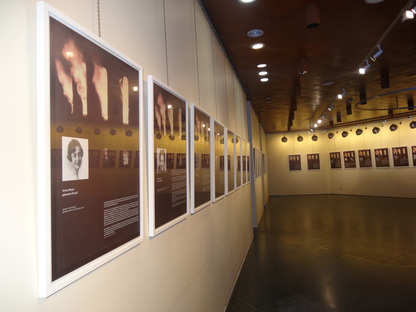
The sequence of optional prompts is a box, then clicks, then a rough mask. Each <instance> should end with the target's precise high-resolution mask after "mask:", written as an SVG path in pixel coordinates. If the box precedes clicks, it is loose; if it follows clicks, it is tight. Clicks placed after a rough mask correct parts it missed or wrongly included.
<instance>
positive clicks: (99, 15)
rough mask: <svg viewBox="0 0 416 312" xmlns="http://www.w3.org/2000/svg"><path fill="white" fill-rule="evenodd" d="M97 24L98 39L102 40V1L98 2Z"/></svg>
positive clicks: (98, 0)
mask: <svg viewBox="0 0 416 312" xmlns="http://www.w3.org/2000/svg"><path fill="white" fill-rule="evenodd" d="M97 24H98V37H100V38H101V8H100V0H97Z"/></svg>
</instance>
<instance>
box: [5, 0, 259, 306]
mask: <svg viewBox="0 0 416 312" xmlns="http://www.w3.org/2000/svg"><path fill="white" fill-rule="evenodd" d="M100 3H101V8H100V9H101V10H100V11H101V34H102V39H103V40H104V41H106V42H108V43H109V44H110V45H111V46H113V47H115V48H116V49H117V50H119V51H120V52H121V53H123V54H125V55H126V56H127V57H129V58H130V59H132V60H133V61H134V62H136V63H138V64H140V65H141V66H143V71H144V75H143V77H144V80H145V81H144V87H145V88H144V89H145V96H144V99H145V103H146V99H147V96H146V86H147V75H148V74H152V75H154V77H155V78H157V79H158V80H160V81H162V82H163V83H165V84H167V85H169V86H170V87H171V88H172V89H173V90H174V91H176V92H177V93H179V94H180V95H181V96H182V97H184V98H185V99H187V100H189V101H190V102H194V103H195V105H197V106H198V107H201V108H202V109H203V110H205V111H206V112H207V113H208V114H210V115H212V116H213V117H214V118H216V119H217V120H218V121H220V122H221V123H223V124H224V125H225V126H226V127H229V128H230V129H231V130H232V131H234V132H235V133H236V134H237V135H239V136H241V137H242V138H243V139H246V140H248V128H247V120H248V119H247V115H246V103H245V95H244V92H243V90H242V88H241V86H240V84H239V82H238V80H237V79H236V78H235V76H234V74H233V72H232V70H231V68H230V65H229V64H228V61H227V59H226V58H225V56H224V55H223V53H222V51H221V49H220V47H219V45H218V43H217V41H216V38H215V37H214V36H213V34H212V32H211V29H210V27H209V25H208V23H207V21H206V20H205V16H204V14H203V13H202V11H201V9H200V7H199V5H198V3H197V1H196V0H195V1H194V0H175V1H162V0H151V1H150V0H137V1H133V0H119V1H112V0H101V1H100ZM49 4H51V5H52V6H54V7H55V8H56V9H58V10H60V11H61V12H63V13H64V14H66V15H68V16H70V17H71V18H72V19H74V20H75V21H76V22H77V23H79V24H80V25H82V26H83V27H85V28H87V29H88V30H90V31H92V32H94V33H95V34H97V32H98V26H97V25H98V22H97V21H98V18H97V1H96V0H88V1H87V0H74V1H64V0H51V1H50V2H49ZM35 5H36V1H35V0H2V1H0V25H1V27H2V29H3V31H2V32H0V38H1V41H2V42H3V43H5V44H4V45H3V49H2V50H1V57H0V62H1V63H0V68H2V73H3V75H1V78H0V80H1V83H0V85H1V88H2V91H3V92H2V95H3V98H2V101H1V103H2V104H1V105H2V107H3V114H1V115H0V120H1V122H0V127H1V131H2V133H3V135H2V139H3V146H4V147H6V146H7V151H13V152H6V153H1V156H0V157H1V160H2V163H3V167H2V171H1V172H2V178H3V179H2V180H3V181H2V187H1V189H0V209H1V215H2V221H3V222H2V226H1V227H0V248H1V256H0V298H1V300H0V311H27V312H33V311H38V312H47V311H51V312H52V311H54V312H55V311H60V312H62V311H71V312H72V311H135V312H137V311H146V312H147V311H152V312H164V311H166V312H175V311H178V312H187V311H189V312H195V311H198V312H204V311H206V312H212V311H223V310H224V308H225V306H226V303H227V300H228V298H229V296H230V293H231V291H232V287H233V285H234V282H235V280H236V277H237V274H238V272H239V270H240V267H241V265H242V262H243V260H244V257H245V254H246V252H247V250H248V247H249V244H250V242H251V239H252V210H251V208H252V207H251V193H250V186H249V185H245V186H243V187H242V188H240V189H238V190H237V191H235V192H233V193H231V194H230V195H229V196H228V197H225V198H224V199H223V200H221V201H219V202H217V203H215V204H212V205H210V206H209V207H207V208H206V209H203V210H202V211H200V212H198V213H197V214H195V215H192V216H190V217H189V218H187V219H186V220H185V221H183V222H181V223H179V224H177V225H176V226H174V227H172V228H171V229H169V230H167V231H166V232H163V233H162V234H160V235H158V236H157V237H155V238H153V239H149V238H148V236H147V233H148V224H147V217H148V214H147V209H146V208H147V207H146V204H147V199H146V198H145V207H144V208H145V209H144V217H145V218H144V219H145V224H144V234H145V241H144V242H143V243H141V244H140V245H139V246H137V247H136V248H133V249H131V250H129V251H128V252H126V253H124V254H123V255H121V256H119V257H118V258H116V259H114V260H112V261H110V262H109V263H107V264H105V265H104V266H102V267H100V268H98V269H97V270H96V271H94V272H92V273H90V274H88V275H87V276H85V277H83V278H82V279H80V280H77V281H76V282H74V283H73V284H71V285H69V286H67V287H66V288H64V289H62V290H61V291H59V292H57V293H55V294H54V295H52V296H50V297H49V298H47V299H39V298H38V293H37V281H38V277H37V221H36V217H37V209H38V207H37V206H36V204H35V203H36V189H37V185H36V183H35V181H36V176H37V174H38V173H37V172H36V165H35V163H36V105H37V103H36V79H35V77H36V52H35V51H36V39H37V38H36V37H37V34H36V11H35ZM165 23H166V25H165ZM165 28H166V36H165ZM165 42H166V43H167V45H166V46H165ZM6 43H7V44H6ZM39 174H42V173H39ZM143 174H145V175H146V172H144V173H143ZM145 178H146V177H145ZM144 196H145V195H144Z"/></svg>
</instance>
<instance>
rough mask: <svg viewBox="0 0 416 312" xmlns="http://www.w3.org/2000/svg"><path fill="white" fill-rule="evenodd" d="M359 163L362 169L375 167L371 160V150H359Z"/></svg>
mask: <svg viewBox="0 0 416 312" xmlns="http://www.w3.org/2000/svg"><path fill="white" fill-rule="evenodd" d="M358 162H359V164H360V168H371V167H372V166H373V162H372V160H371V150H369V149H365V150H359V151H358Z"/></svg>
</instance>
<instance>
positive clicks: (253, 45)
mask: <svg viewBox="0 0 416 312" xmlns="http://www.w3.org/2000/svg"><path fill="white" fill-rule="evenodd" d="M250 48H252V49H253V50H258V49H261V48H264V43H253V44H252V45H251V46H250Z"/></svg>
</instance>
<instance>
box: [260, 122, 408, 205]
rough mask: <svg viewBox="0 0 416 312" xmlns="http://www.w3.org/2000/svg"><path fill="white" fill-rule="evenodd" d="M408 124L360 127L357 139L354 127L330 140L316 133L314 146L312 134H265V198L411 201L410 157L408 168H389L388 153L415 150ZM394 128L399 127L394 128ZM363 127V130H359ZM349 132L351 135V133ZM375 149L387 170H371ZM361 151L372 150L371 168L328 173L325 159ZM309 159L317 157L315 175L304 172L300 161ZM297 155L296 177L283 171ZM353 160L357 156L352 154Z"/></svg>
mask: <svg viewBox="0 0 416 312" xmlns="http://www.w3.org/2000/svg"><path fill="white" fill-rule="evenodd" d="M410 121H411V120H409V119H407V118H403V119H391V120H388V121H387V122H386V123H385V124H382V123H381V122H377V123H369V124H365V125H362V126H361V125H360V127H359V128H362V129H363V130H364V133H363V134H362V135H361V136H357V135H356V134H355V130H356V129H357V128H356V127H355V126H353V127H348V128H337V129H334V130H333V131H330V132H333V133H334V134H335V136H334V138H333V139H332V140H330V139H328V137H327V134H328V132H326V133H322V131H317V132H316V134H317V135H318V137H319V139H318V141H316V142H314V141H312V140H311V137H312V134H309V133H307V132H296V133H284V134H269V135H267V140H266V141H267V150H268V152H269V179H270V185H269V191H270V195H295V194H353V195H371V196H392V197H413V198H414V197H416V193H415V192H414V185H413V183H412V181H413V180H414V176H415V174H416V171H415V170H416V167H413V164H412V160H411V154H410V155H409V161H410V166H409V167H396V168H395V167H394V166H393V159H392V155H391V148H392V147H400V146H407V147H408V150H409V153H411V150H410V147H411V146H412V145H416V141H415V137H416V130H413V129H411V128H410V127H409V123H410ZM392 123H395V124H397V125H399V129H398V130H397V131H395V132H391V131H390V130H389V126H390V125H391V124H392ZM400 123H402V124H401V125H400ZM374 126H377V127H379V128H380V129H381V131H380V133H378V134H373V133H372V132H371V130H372V128H373V127H374ZM365 127H366V128H367V129H365ZM351 130H352V131H351ZM343 131H348V132H349V135H348V137H346V138H343V137H342V136H341V133H342V132H343ZM284 135H285V136H286V137H287V138H288V142H287V143H283V142H281V138H282V137H283V136H284ZM298 135H302V136H303V137H304V141H303V142H298V141H297V140H296V138H297V136H298ZM375 148H389V153H390V167H389V168H376V167H375V161H374V151H373V150H374V149H375ZM361 149H371V150H372V161H373V167H372V168H359V164H358V158H357V168H356V169H351V168H347V169H344V165H342V166H343V168H342V169H331V168H330V160H329V153H330V152H341V156H342V152H343V151H351V150H354V151H355V152H356V153H357V151H358V150H361ZM310 153H319V154H320V163H321V169H320V170H308V169H307V159H306V157H307V156H306V155H307V154H310ZM294 154H300V155H301V157H302V158H301V160H302V170H301V171H289V160H288V156H289V155H294ZM356 157H358V156H357V154H356Z"/></svg>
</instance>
